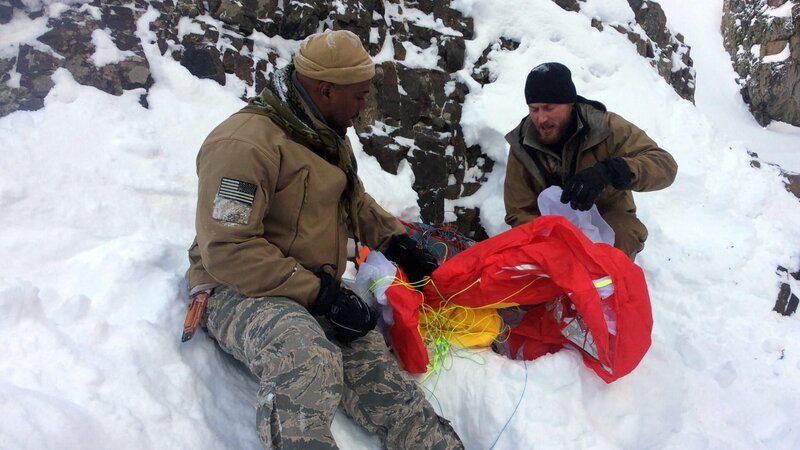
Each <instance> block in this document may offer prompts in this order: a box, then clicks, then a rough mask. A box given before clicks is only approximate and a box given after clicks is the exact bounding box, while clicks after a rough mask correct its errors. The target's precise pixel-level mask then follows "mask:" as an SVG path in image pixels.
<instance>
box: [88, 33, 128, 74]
mask: <svg viewBox="0 0 800 450" xmlns="http://www.w3.org/2000/svg"><path fill="white" fill-rule="evenodd" d="M92 44H94V47H95V50H94V53H92V56H90V57H89V59H90V60H91V61H92V62H93V63H94V65H95V66H97V67H98V68H100V67H103V66H105V65H108V64H115V63H118V62H121V61H124V60H125V59H127V58H129V57H131V56H136V54H135V53H133V52H132V51H130V50H126V51H122V50H120V49H119V48H117V44H115V43H114V38H112V37H111V31H110V30H108V29H105V30H101V29H96V30H94V31H92Z"/></svg>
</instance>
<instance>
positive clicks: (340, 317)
mask: <svg viewBox="0 0 800 450" xmlns="http://www.w3.org/2000/svg"><path fill="white" fill-rule="evenodd" d="M316 275H317V277H319V286H320V287H319V294H318V295H317V299H316V301H315V302H314V304H312V305H311V306H310V307H309V308H308V311H309V312H310V313H311V314H314V315H317V316H321V315H324V316H325V318H327V319H328V322H330V324H331V325H332V326H333V332H334V336H335V337H336V339H338V340H339V341H340V342H342V343H343V344H349V343H350V342H353V341H355V340H356V339H358V338H360V337H362V336H365V335H366V334H367V333H369V332H370V330H373V329H375V325H376V324H377V323H378V314H377V313H376V312H375V311H373V310H372V309H371V308H370V307H369V306H367V304H366V303H364V301H363V300H361V298H360V297H359V296H358V295H356V293H355V292H353V291H351V290H350V289H347V288H346V287H344V286H342V285H341V283H339V281H338V280H336V279H335V278H333V277H332V276H331V275H330V274H328V273H325V272H318V273H317V274H316Z"/></svg>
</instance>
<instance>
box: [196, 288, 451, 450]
mask: <svg viewBox="0 0 800 450" xmlns="http://www.w3.org/2000/svg"><path fill="white" fill-rule="evenodd" d="M207 327H208V331H209V334H210V335H211V336H212V337H213V338H214V339H216V340H217V342H218V343H219V345H220V346H221V347H222V348H223V349H224V350H225V351H226V352H228V353H230V354H232V355H233V356H234V357H235V358H236V359H238V360H239V361H242V362H243V363H244V364H245V365H247V367H248V368H249V369H250V371H252V372H253V374H255V375H256V376H257V377H258V378H259V380H260V388H259V391H258V395H257V401H256V403H257V404H256V421H257V426H258V434H259V437H260V438H261V442H262V443H263V444H264V447H265V448H276V449H331V448H337V447H336V442H335V441H334V439H333V436H332V435H331V431H330V425H331V422H332V421H333V416H334V414H335V412H336V408H337V407H338V406H340V405H341V406H342V407H343V409H344V411H345V412H346V413H347V414H348V415H349V416H350V417H352V418H353V419H354V420H355V421H356V423H358V424H359V425H361V426H363V427H364V428H366V429H367V430H369V431H371V432H373V433H377V434H378V435H379V436H380V437H381V439H382V440H383V442H384V444H385V446H386V448H388V449H414V450H417V449H437V450H450V449H462V448H463V445H462V444H461V441H460V439H459V438H458V435H456V433H455V431H454V430H453V428H452V427H451V426H450V424H449V422H447V421H446V420H444V419H442V418H441V417H439V416H438V415H437V414H436V412H435V411H434V410H433V408H432V407H431V405H430V404H429V403H428V401H427V400H426V399H425V397H424V394H423V392H422V390H421V389H420V388H419V386H417V384H416V383H415V382H414V381H413V380H411V379H410V378H409V377H408V376H407V375H406V374H405V373H404V372H402V371H401V370H400V368H399V367H398V365H397V363H396V361H394V359H393V358H392V356H391V355H390V354H389V353H388V351H387V350H386V345H385V344H384V342H383V338H382V337H381V335H380V334H379V333H377V332H374V331H373V332H370V333H369V334H368V335H367V336H364V337H363V338H361V339H358V340H356V341H355V342H353V343H352V344H351V345H350V346H349V347H348V346H344V345H341V344H338V343H336V342H335V341H333V340H331V339H329V338H328V337H327V336H326V331H327V332H328V334H329V335H330V334H331V333H330V331H331V330H330V329H329V328H330V327H329V326H328V324H327V323H322V322H317V321H316V320H315V319H314V317H312V316H311V315H310V314H309V313H308V311H307V310H306V309H305V308H304V307H303V306H302V305H300V304H298V303H297V302H295V301H293V300H289V299H286V298H276V297H270V298H247V297H244V296H241V295H240V294H238V293H236V292H235V291H233V290H232V289H228V288H224V287H221V288H218V289H217V290H216V292H215V293H214V295H212V296H211V297H210V298H209V303H208V309H207Z"/></svg>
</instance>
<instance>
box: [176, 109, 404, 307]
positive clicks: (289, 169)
mask: <svg viewBox="0 0 800 450" xmlns="http://www.w3.org/2000/svg"><path fill="white" fill-rule="evenodd" d="M309 115H311V114H309ZM316 125H317V126H323V125H321V124H320V123H319V122H317V123H316ZM345 141H346V139H345ZM346 143H347V146H348V148H350V144H349V142H346ZM351 152H352V149H351ZM197 175H198V178H199V188H198V199H197V216H196V221H195V225H196V229H197V237H196V238H195V241H194V243H193V244H192V246H191V248H190V249H189V260H190V267H189V270H188V272H187V274H186V277H187V280H188V285H189V288H190V289H192V288H195V287H197V286H201V285H205V284H224V285H227V286H230V287H231V288H233V289H235V290H236V291H238V292H240V293H241V294H244V295H246V296H249V297H263V296H273V297H277V296H281V297H288V298H291V299H294V300H296V301H297V302H299V303H301V304H303V305H305V306H308V305H310V304H311V303H313V302H314V300H315V298H316V296H317V293H318V292H319V280H318V278H317V277H316V276H315V275H314V272H315V271H318V270H320V269H321V268H322V266H324V265H326V264H330V265H331V266H333V268H334V269H335V270H336V274H337V276H341V274H342V273H343V272H344V269H345V264H346V261H345V259H346V256H347V239H348V237H349V236H348V231H347V227H346V224H345V220H344V219H343V217H344V215H345V213H343V212H342V211H340V206H339V205H340V203H339V197H340V196H341V193H342V191H343V190H344V188H345V183H346V178H345V175H344V172H342V171H341V170H340V169H339V168H338V167H337V166H335V165H332V164H330V163H328V162H327V161H325V160H324V159H322V158H320V157H319V156H317V155H316V154H315V153H313V152H312V151H311V150H309V149H308V148H306V147H304V146H302V145H300V144H298V143H297V142H294V141H292V140H290V139H289V137H288V136H287V134H286V133H285V132H284V131H283V130H282V129H281V128H279V127H278V126H277V125H275V123H273V122H272V120H270V119H269V118H268V117H266V116H264V115H260V114H254V113H250V112H241V111H240V112H238V113H236V114H234V115H232V116H231V117H230V118H228V119H227V120H225V121H224V122H222V124H220V125H219V126H218V127H217V128H216V129H214V130H213V131H212V132H211V134H210V135H209V136H208V138H206V140H205V142H204V143H203V146H202V147H201V149H200V152H199V154H198V156H197ZM223 178H225V179H226V181H225V183H227V185H226V184H225V183H223ZM231 186H233V188H231ZM236 189H239V190H240V191H242V193H237V192H236ZM231 190H233V191H234V192H233V194H231ZM223 191H225V192H227V193H228V195H227V197H231V195H233V196H234V197H237V196H238V198H241V199H243V200H244V202H241V201H240V202H231V201H230V200H229V198H223V197H225V196H224V195H221V193H222V192H223ZM251 193H252V196H250V195H251ZM357 197H358V218H357V220H358V221H359V222H358V223H359V226H360V234H361V236H359V240H360V241H361V242H363V243H364V244H366V245H368V246H370V247H372V248H381V247H382V246H383V245H385V244H386V243H387V242H388V240H389V238H390V237H391V236H393V235H397V234H403V233H405V228H404V227H403V225H402V224H401V223H400V221H398V220H397V219H396V218H395V217H393V216H392V215H390V214H388V213H387V212H386V211H384V210H383V208H381V207H380V206H379V205H378V204H377V203H376V202H375V200H374V199H373V198H372V197H371V196H370V195H368V194H367V193H366V192H364V190H363V187H362V186H361V185H360V183H359V187H358V195H357Z"/></svg>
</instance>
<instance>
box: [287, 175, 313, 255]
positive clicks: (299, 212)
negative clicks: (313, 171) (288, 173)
mask: <svg viewBox="0 0 800 450" xmlns="http://www.w3.org/2000/svg"><path fill="white" fill-rule="evenodd" d="M302 174H303V199H302V201H301V202H300V206H298V208H297V217H295V221H294V236H292V242H291V243H290V244H289V248H288V253H291V251H292V248H293V247H294V243H295V241H296V240H297V235H298V234H300V218H301V217H302V216H303V205H305V204H306V203H308V178H309V177H308V169H303V171H302Z"/></svg>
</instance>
